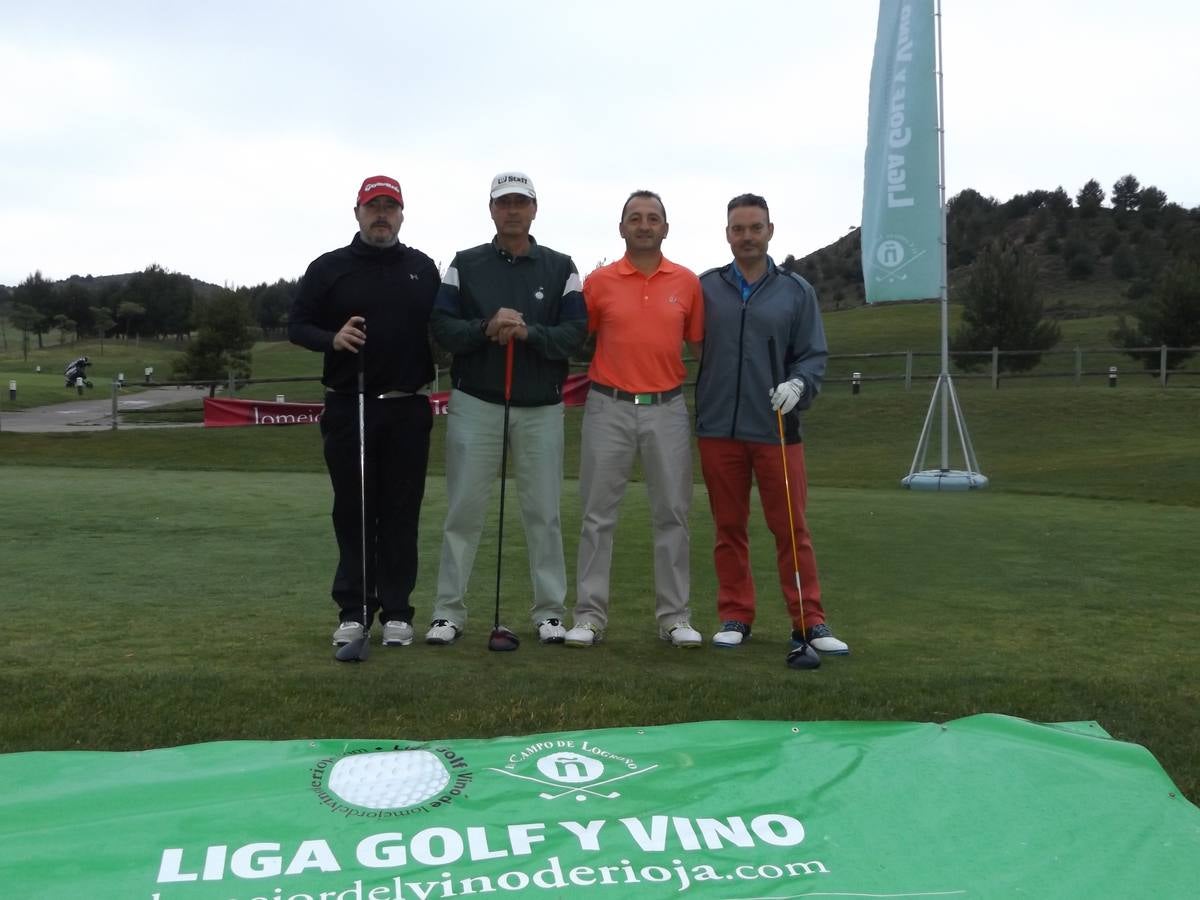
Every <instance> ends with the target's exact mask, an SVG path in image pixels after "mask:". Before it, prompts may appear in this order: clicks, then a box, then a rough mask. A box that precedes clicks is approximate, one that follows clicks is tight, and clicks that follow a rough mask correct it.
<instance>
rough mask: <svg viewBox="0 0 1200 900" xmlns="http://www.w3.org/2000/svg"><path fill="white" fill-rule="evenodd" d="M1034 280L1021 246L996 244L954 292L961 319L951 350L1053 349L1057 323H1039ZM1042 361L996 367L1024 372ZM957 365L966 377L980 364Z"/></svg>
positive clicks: (963, 360)
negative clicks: (961, 311)
mask: <svg viewBox="0 0 1200 900" xmlns="http://www.w3.org/2000/svg"><path fill="white" fill-rule="evenodd" d="M1037 280H1038V279H1037V269H1036V268H1035V266H1034V262H1033V259H1032V257H1031V256H1030V255H1029V254H1027V253H1026V252H1025V251H1024V250H1022V249H1021V248H1020V247H1019V246H1016V245H1014V244H1010V243H1007V242H999V241H998V242H994V243H992V244H989V245H988V246H987V247H986V248H985V249H984V250H983V252H982V253H980V254H979V256H978V257H977V258H976V260H975V264H974V265H973V266H972V267H971V270H970V272H969V273H968V275H967V277H966V280H965V282H964V283H963V285H962V287H960V288H958V289H957V291H956V294H957V297H956V298H955V299H957V300H959V301H961V302H962V305H963V317H962V325H961V326H960V327H959V330H958V332H957V334H955V336H954V340H953V341H952V342H951V345H950V348H951V350H953V351H955V352H961V351H964V350H990V349H991V348H992V347H999V348H1000V349H1002V350H1048V349H1050V348H1051V347H1053V346H1054V345H1055V344H1057V343H1058V340H1059V337H1060V330H1059V327H1058V323H1056V322H1052V321H1049V320H1047V319H1044V318H1043V309H1042V301H1041V300H1040V299H1039V298H1038V296H1037ZM1040 361H1041V355H1040V354H1029V355H1025V356H1001V357H1000V361H999V367H1000V369H1001V370H1002V371H1009V372H1023V371H1025V370H1026V369H1032V368H1033V367H1034V366H1036V365H1037V364H1038V363H1039V362H1040ZM955 364H956V365H957V366H958V367H959V368H961V369H966V370H968V371H969V370H971V369H975V368H978V367H979V366H980V365H982V362H981V361H980V359H979V358H978V357H971V356H961V357H956V359H955Z"/></svg>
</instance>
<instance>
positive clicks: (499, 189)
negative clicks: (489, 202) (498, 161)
mask: <svg viewBox="0 0 1200 900" xmlns="http://www.w3.org/2000/svg"><path fill="white" fill-rule="evenodd" d="M505 194H522V195H524V196H526V197H528V198H529V199H531V200H536V199H537V192H536V191H535V190H534V189H533V182H532V181H531V180H530V178H529V176H528V175H526V174H525V173H524V172H501V173H500V174H499V175H497V176H496V177H495V178H493V179H492V199H493V200H495V199H496V198H497V197H503V196H504V195H505Z"/></svg>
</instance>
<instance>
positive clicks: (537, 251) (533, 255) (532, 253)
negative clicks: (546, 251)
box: [492, 234, 542, 260]
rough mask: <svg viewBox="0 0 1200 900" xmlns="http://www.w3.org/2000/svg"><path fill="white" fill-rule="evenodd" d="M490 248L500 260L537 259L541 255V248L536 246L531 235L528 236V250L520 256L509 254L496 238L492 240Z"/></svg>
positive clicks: (536, 243)
mask: <svg viewBox="0 0 1200 900" xmlns="http://www.w3.org/2000/svg"><path fill="white" fill-rule="evenodd" d="M492 248H493V249H494V250H495V251H496V253H497V254H498V255H499V256H500V257H501V258H502V259H505V260H512V259H538V258H540V257H541V255H542V248H541V247H539V246H538V242H537V241H535V240H534V239H533V235H532V234H531V235H530V236H529V250H528V251H527V252H525V253H523V254H522V255H521V256H517V257H514V256H513V255H512V254H511V253H509V252H508V251H507V250H505V249H504V248H503V247H501V246H500V241H499V239H498V238H496V237H493V238H492Z"/></svg>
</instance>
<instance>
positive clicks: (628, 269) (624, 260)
mask: <svg viewBox="0 0 1200 900" xmlns="http://www.w3.org/2000/svg"><path fill="white" fill-rule="evenodd" d="M677 268H678V266H676V265H675V263H673V262H671V261H670V260H669V259H667V258H666V257H665V256H664V257H662V258H661V259H659V262H658V268H657V269H655V270H654V272H653V273H652V274H651V276H650V277H651V278H653V277H654V276H655V275H657V274H658V273H659V272H661V273H662V274H664V275H670V274H671V273H672V272H674V271H675V270H676V269H677ZM617 273H618V274H620V275H641V274H642V272H641V270H640V269H638V268H637V267H636V266H635V265H634V264H633V263H631V262H630V261H629V254H625V255H624V256H622V257H621V258H620V259H619V260H618V261H617Z"/></svg>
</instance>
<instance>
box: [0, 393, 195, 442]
mask: <svg viewBox="0 0 1200 900" xmlns="http://www.w3.org/2000/svg"><path fill="white" fill-rule="evenodd" d="M207 395H208V388H203V387H191V386H180V387H157V388H147V389H146V390H144V391H138V392H137V393H131V394H128V395H125V394H122V395H121V396H119V397H118V398H117V416H118V419H117V425H118V426H119V427H120V428H195V427H198V426H199V424H200V423H198V422H195V423H192V422H163V423H161V424H155V423H147V424H143V423H137V424H134V423H132V422H126V421H125V420H124V418H123V417H122V416H121V413H123V412H135V411H137V410H139V409H147V408H149V407H152V406H165V405H167V404H169V403H181V402H183V401H186V400H196V399H199V398H201V397H205V396H207ZM112 425H113V421H112V397H111V396H99V397H97V396H96V392H95V391H92V392H91V393H90V394H89V395H88V396H84V397H77V398H75V399H74V400H70V401H68V402H66V403H55V404H52V405H50V406H37V407H34V408H33V409H24V410H8V409H5V408H4V407H3V405H2V404H0V431H14V432H25V433H30V432H47V431H104V430H106V429H110V428H112Z"/></svg>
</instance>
